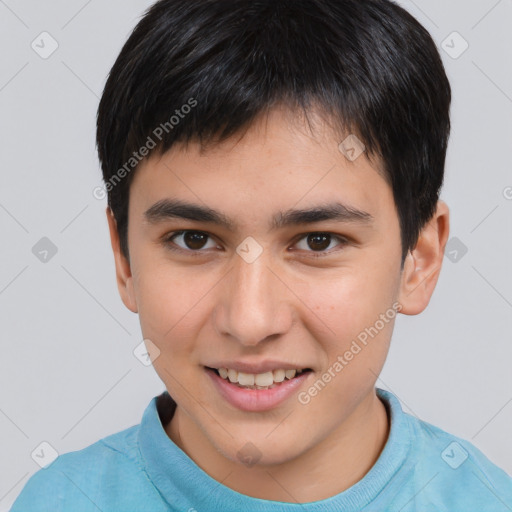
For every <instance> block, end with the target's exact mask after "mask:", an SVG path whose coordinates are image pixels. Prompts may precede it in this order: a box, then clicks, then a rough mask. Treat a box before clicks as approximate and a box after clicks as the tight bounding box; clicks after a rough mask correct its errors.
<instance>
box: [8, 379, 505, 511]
mask: <svg viewBox="0 0 512 512" xmlns="http://www.w3.org/2000/svg"><path fill="white" fill-rule="evenodd" d="M376 392H377V395H378V397H379V398H380V399H381V400H382V402H383V403H384V405H385V406H386V409H387V411H388V416H389V417H390V419H391V427H390V433H389V437H388V440H387V442H386V445H385V446H384V449H383V450H382V452H381V454H380V456H379V458H378V460H377V461H376V463H375V464H374V465H373V467H372V468H371V469H370V471H369V472H368V473H367V474H366V475H365V476H364V477H363V478H362V479H361V480H360V481H359V482H357V483H356V484H355V485H353V486H352V487H350V488H349V489H346V490H345V491H343V492H341V493H340V494H337V495H335V496H332V497H331V498H328V499H324V500H320V501H315V502H310V503H305V504H297V503H284V502H279V501H267V500H262V499H258V498H253V497H250V496H246V495H243V494H240V493H238V492H236V491H233V490H232V489H230V488H229V487H226V486H225V485H223V484H221V483H219V482H217V481H216V480H214V479H213V478H211V477H210V476H209V475H208V474H207V473H205V472H204V471H203V470H202V469H201V468H199V466H197V465H196V464H195V463H194V462H193V461H192V459H190V458H189V457H188V456H187V455H186V454H185V453H184V452H183V451H182V450H181V449H180V448H179V447H178V446H177V445H176V444H174V442H173V441H172V440H171V439H170V438H169V437H168V436H167V434H166V432H165V430H164V426H163V425H166V424H167V422H168V421H169V420H170V418H171V417H172V414H173V413H174V409H175V403H174V401H173V400H172V398H171V397H170V395H169V394H168V393H167V391H165V392H164V393H162V394H161V395H159V396H157V397H154V398H153V399H152V400H151V402H150V403H149V405H148V407H147V408H146V410H145V412H144V415H143V417H142V421H141V423H140V424H139V425H135V426H133V427H130V428H128V429H126V430H123V431H121V432H118V433H116V434H113V435H110V436H108V437H105V438H103V439H101V440H99V441H98V442H96V443H94V444H92V445H90V446H88V447H86V448H84V449H82V450H79V451H75V452H70V453H66V454H63V455H60V456H59V457H57V459H56V460H55V461H54V462H52V463H51V464H50V465H49V466H47V467H46V468H44V469H40V470H39V471H37V472H36V473H35V474H34V475H32V477H31V478H30V479H29V480H28V482H27V483H26V485H25V487H24V488H23V490H22V492H21V494H20V495H19V496H18V498H17V500H16V501H15V503H14V505H13V508H11V512H41V511H47V512H85V511H87V512H99V511H102V512H114V511H115V512H139V511H148V512H164V511H165V512H168V511H177V512H178V511H179V512H196V511H197V512H256V511H258V512H283V511H284V512H292V511H293V512H334V511H339V512H356V511H364V512H412V511H415V512H510V511H512V478H511V477H510V476H508V475H507V474H506V473H505V472H504V471H503V470H502V469H500V468H498V467H497V466H496V465H494V464H493V463H491V462H490V461H489V459H487V457H486V456H485V455H484V454H483V453H482V452H481V451H480V450H478V449H477V448H476V447H475V446H473V445H472V444H471V443H469V442H468V441H465V440H463V439H460V438H458V437H455V436H453V435H451V434H449V433H447V432H445V431H443V430H441V429H439V428H437V427H435V426H433V425H431V424H429V423H427V422H424V421H422V420H419V419H417V418H415V417H414V416H411V415H409V414H407V413H405V412H403V410H402V407H401V405H400V402H399V401H398V399H397V398H396V397H395V395H393V394H392V393H390V392H389V391H386V390H383V389H380V388H376Z"/></svg>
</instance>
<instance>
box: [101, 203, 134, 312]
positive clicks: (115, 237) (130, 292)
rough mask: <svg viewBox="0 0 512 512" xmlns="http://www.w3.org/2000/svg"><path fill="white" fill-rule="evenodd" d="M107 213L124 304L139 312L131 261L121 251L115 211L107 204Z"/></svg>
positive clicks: (120, 292) (119, 287)
mask: <svg viewBox="0 0 512 512" xmlns="http://www.w3.org/2000/svg"><path fill="white" fill-rule="evenodd" d="M106 213H107V221H108V228H109V231H110V243H111V245H112V251H113V252H114V261H115V265H116V279H117V288H118V290H119V294H120V295H121V300H122V301H123V303H124V305H125V306H126V307H127V308H128V309H129V310H130V311H131V312H132V313H137V312H138V308H137V302H136V300H135V290H134V288H133V276H132V272H131V268H130V263H129V262H128V260H127V259H126V258H125V256H124V255H123V254H122V253H121V244H120V242H119V234H118V232H117V221H116V219H115V217H114V213H113V212H112V210H111V209H110V206H107V210H106Z"/></svg>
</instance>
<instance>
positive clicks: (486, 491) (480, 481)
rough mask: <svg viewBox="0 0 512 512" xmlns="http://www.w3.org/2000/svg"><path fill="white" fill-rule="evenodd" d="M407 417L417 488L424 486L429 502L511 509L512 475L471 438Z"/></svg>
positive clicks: (440, 507) (448, 507) (443, 506)
mask: <svg viewBox="0 0 512 512" xmlns="http://www.w3.org/2000/svg"><path fill="white" fill-rule="evenodd" d="M406 416H407V420H408V423H409V425H410V429H411V434H412V436H413V437H412V450H411V453H412V454H413V459H414V463H415V465H414V475H415V480H416V482H417V485H416V487H419V486H420V485H424V486H425V487H424V489H423V490H422V491H421V492H420V494H423V495H424V496H425V501H426V502H428V503H430V504H431V505H432V504H434V505H435V506H437V509H438V510H447V511H452V510H479V511H481V512H487V511H489V512H491V511H492V512H494V511H505V510H508V511H510V510H511V509H512V477H511V476H510V475H508V474H507V473H506V472H505V471H504V470H503V469H501V468H499V467H498V466H497V465H496V464H494V463H493V462H491V461H490V460H489V459H488V458H487V456H486V455H484V453H483V452H482V451H481V450H480V449H478V448H477V447H476V446H475V445H474V444H472V443H471V442H470V441H468V440H465V439H463V438H461V437H458V436H456V435H454V434H451V433H449V432H447V431H445V430H443V429H441V428H439V427H437V426H435V425H432V424H431V423H428V422H426V421H422V420H419V419H418V418H415V417H413V416H411V415H408V414H406ZM418 490H419V489H418ZM418 499H419V500H420V501H421V499H422V498H421V497H419V498H418Z"/></svg>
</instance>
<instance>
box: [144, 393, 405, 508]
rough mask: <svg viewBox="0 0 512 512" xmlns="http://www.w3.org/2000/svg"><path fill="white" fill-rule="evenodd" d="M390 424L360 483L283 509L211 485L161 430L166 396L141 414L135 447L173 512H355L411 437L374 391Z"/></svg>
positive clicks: (392, 401)
mask: <svg viewBox="0 0 512 512" xmlns="http://www.w3.org/2000/svg"><path fill="white" fill-rule="evenodd" d="M376 393H377V396H378V397H379V398H380V399H381V400H382V401H383V403H384V405H385V406H386V409H387V411H388V416H390V418H391V427H390V432H389V436H388V439H387V442H386V445H385V446H384V449H383V450H382V452H381V454H380V456H379V458H378V459H377V461H376V462H375V464H374V465H373V466H372V468H371V469H370V471H369V472H368V473H367V474H366V475H365V476H364V478H363V479H361V480H360V481H359V482H357V483H356V484H354V485H353V486H351V487H350V488H348V489H346V490H345V491H343V492H341V493H339V494H337V495H335V496H332V497H331V498H327V499H324V500H319V501H314V502H310V503H301V504H297V503H285V502H280V501H269V500H262V499H259V498H253V497H251V496H246V495H244V494H241V493H239V492H237V491H234V490H233V489H230V488H229V487H227V486H225V485H223V484H222V483H220V482H217V481H216V480H214V479H213V478H212V477H210V475H208V474H207V473H206V472H205V471H203V470H202V469H201V468H200V467H199V466H198V465H197V464H196V463H195V462H194V461H193V460H192V459H191V458H190V457H189V456H188V455H187V454H186V453H185V452H183V451H182V450H181V448H179V447H178V446H177V445H176V444H175V443H174V442H173V441H172V440H171V439H170V438H169V436H168V435H167V433H166V431H165V429H164V425H166V424H167V422H168V421H169V420H170V419H171V418H172V415H173V414H174V411H175V408H176V403H175V402H174V400H173V399H172V397H171V396H170V395H169V393H168V392H167V391H164V392H163V393H162V394H161V395H159V396H156V397H154V398H153V399H152V400H151V402H150V403H149V405H148V406H147V408H146V410H145V411H144V414H143V417H142V421H141V424H140V429H139V434H138V442H139V449H140V453H141V457H142V463H143V466H144V470H145V472H146V473H147V475H148V477H149V478H150V480H151V481H152V482H153V485H154V486H155V487H156V488H157V489H158V491H159V492H160V494H161V495H162V497H163V499H165V501H167V503H168V504H169V505H170V506H171V507H172V508H175V509H176V510H189V509H191V510H193V509H195V510H197V511H203V510H204V511H209V512H210V511H211V512H213V511H217V510H218V511H222V512H240V510H243V511H244V512H253V511H254V512H256V511H258V512H283V511H284V512H299V510H300V511H301V512H326V511H340V512H341V511H343V512H356V511H359V510H361V509H362V508H363V507H364V506H366V505H367V504H368V503H370V502H371V501H372V500H373V499H375V498H376V496H377V495H378V494H379V493H380V492H381V491H382V490H383V489H384V487H385V486H386V484H387V483H388V482H389V481H390V480H391V479H392V478H393V476H394V475H395V474H396V473H397V471H398V470H399V468H400V467H401V466H402V464H403V463H404V461H405V460H406V458H407V454H408V452H409V449H410V447H411V432H410V428H409V423H408V422H407V419H406V416H405V414H404V413H403V411H402V407H401V405H400V402H399V401H398V399H397V398H396V397H395V396H394V395H393V394H392V393H391V392H389V391H387V390H384V389H380V388H376Z"/></svg>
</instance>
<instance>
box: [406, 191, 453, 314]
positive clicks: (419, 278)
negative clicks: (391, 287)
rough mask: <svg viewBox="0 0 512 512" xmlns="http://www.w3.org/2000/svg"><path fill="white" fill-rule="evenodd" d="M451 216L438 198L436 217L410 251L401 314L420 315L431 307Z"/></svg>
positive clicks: (407, 258) (424, 229)
mask: <svg viewBox="0 0 512 512" xmlns="http://www.w3.org/2000/svg"><path fill="white" fill-rule="evenodd" d="M449 217H450V212H449V209H448V206H447V205H446V203H445V202H444V201H438V203H437V210H436V212H435V214H434V216H433V217H432V219H431V220H430V221H429V222H428V223H427V224H426V225H425V226H424V228H423V229H422V231H421V233H420V235H419V237H418V242H417V243H416V246H415V248H414V249H413V250H412V251H409V254H408V255H407V257H406V260H405V262H404V269H403V272H402V276H401V282H400V293H399V298H398V300H399V302H400V304H401V305H402V309H401V310H400V312H401V313H404V314H406V315H417V314H418V313H421V312H422V311H423V310H424V309H425V308H426V307H427V305H428V303H429V301H430V298H431V297H432V294H433V292H434V288H435V286H436V284H437V280H438V278H439V274H440V272H441V267H442V264H443V258H444V250H445V246H446V242H447V240H448V235H449V231H450V221H449Z"/></svg>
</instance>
